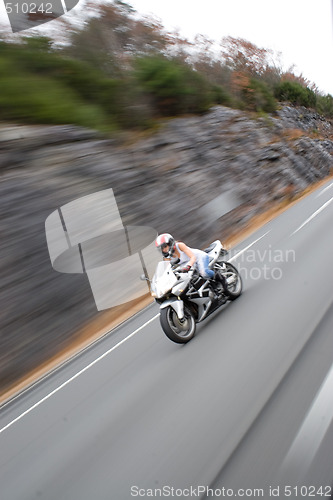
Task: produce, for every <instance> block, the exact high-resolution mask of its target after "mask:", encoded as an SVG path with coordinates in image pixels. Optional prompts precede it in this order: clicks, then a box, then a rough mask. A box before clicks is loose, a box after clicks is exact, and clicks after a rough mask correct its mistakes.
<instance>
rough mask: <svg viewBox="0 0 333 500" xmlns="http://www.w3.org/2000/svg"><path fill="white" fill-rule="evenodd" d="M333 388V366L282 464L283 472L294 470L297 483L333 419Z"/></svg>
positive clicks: (307, 467)
mask: <svg viewBox="0 0 333 500" xmlns="http://www.w3.org/2000/svg"><path fill="white" fill-rule="evenodd" d="M332 389H333V367H331V369H330V371H329V372H328V374H327V376H326V378H325V380H324V382H323V384H322V386H321V388H320V389H319V391H318V393H317V395H316V397H315V399H314V401H313V403H312V406H311V408H310V410H309V412H308V414H307V416H306V417H305V419H304V421H303V423H302V426H301V428H300V430H299V432H298V434H297V436H296V438H295V439H294V441H293V443H292V445H291V447H290V449H289V451H288V453H287V455H286V457H285V459H284V461H283V463H282V465H281V472H282V473H286V472H288V471H290V470H292V471H293V480H294V481H295V484H297V481H298V480H301V479H302V478H303V477H304V475H305V474H306V472H307V470H308V469H309V467H310V465H311V462H312V460H313V458H314V456H315V454H316V453H317V451H318V449H319V447H320V445H321V443H322V440H323V439H324V438H325V434H326V432H327V429H328V428H329V426H330V425H331V422H332V420H333V407H332Z"/></svg>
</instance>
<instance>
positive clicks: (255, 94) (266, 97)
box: [248, 78, 276, 113]
mask: <svg viewBox="0 0 333 500" xmlns="http://www.w3.org/2000/svg"><path fill="white" fill-rule="evenodd" d="M248 100H249V105H250V107H251V108H252V109H253V110H254V111H258V112H262V111H264V112H265V113H274V111H276V100H275V98H274V94H273V92H272V90H271V89H270V88H269V87H268V85H267V84H266V83H265V82H263V81H260V80H257V79H255V78H251V80H250V92H249V94H248Z"/></svg>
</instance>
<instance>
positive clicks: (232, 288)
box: [215, 262, 243, 300]
mask: <svg viewBox="0 0 333 500" xmlns="http://www.w3.org/2000/svg"><path fill="white" fill-rule="evenodd" d="M215 268H216V270H217V271H219V272H220V273H221V274H223V276H224V277H225V280H226V295H227V296H228V298H229V300H235V299H237V298H238V297H239V296H240V295H241V293H242V290H243V283H242V278H241V276H240V274H239V272H238V270H237V269H236V267H235V266H233V265H232V264H230V262H219V263H218V264H217V265H216V266H215Z"/></svg>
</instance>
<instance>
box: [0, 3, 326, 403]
mask: <svg viewBox="0 0 333 500" xmlns="http://www.w3.org/2000/svg"><path fill="white" fill-rule="evenodd" d="M48 26H49V28H44V31H43V36H41V32H40V31H39V32H30V31H29V32H22V33H21V34H19V35H13V34H11V33H10V32H9V31H8V29H6V28H5V27H4V28H3V31H2V33H1V34H0V36H1V42H0V111H1V114H0V117H1V124H0V164H1V181H0V199H1V220H0V227H1V237H2V245H1V249H0V269H1V283H0V295H1V314H0V392H1V393H4V392H5V390H6V389H7V388H8V387H10V386H11V384H13V383H14V382H15V381H17V380H19V379H20V378H21V377H24V376H25V375H26V374H27V373H29V372H30V371H31V370H32V369H34V368H35V367H37V366H39V365H40V364H41V363H43V362H45V361H47V360H48V359H50V357H52V356H53V355H54V354H56V353H58V352H60V351H62V350H64V349H66V347H67V346H69V345H70V344H71V343H72V342H74V341H75V340H76V339H78V338H79V336H80V332H81V329H82V327H83V326H85V325H87V324H91V325H92V326H91V327H90V331H92V332H93V331H94V330H95V329H96V328H97V326H96V323H94V322H93V323H91V322H92V321H95V320H96V318H97V319H100V318H101V314H102V313H98V312H97V310H96V306H95V303H94V300H93V297H92V293H91V290H90V287H89V283H88V279H87V277H86V275H84V274H83V275H75V274H74V275H73V274H68V275H67V274H59V273H57V272H55V271H54V270H53V269H52V266H51V262H50V259H49V255H48V249H47V244H46V238H45V228H44V224H45V220H46V218H47V217H48V216H49V215H50V213H52V212H53V211H54V210H56V209H58V207H61V206H62V205H65V204H67V203H69V202H71V201H73V200H75V199H78V198H80V197H83V196H86V195H90V194H92V193H95V192H98V191H102V190H105V189H110V188H112V189H113V191H114V194H115V199H116V201H117V204H118V208H119V212H120V215H121V218H122V220H123V223H124V224H125V225H126V224H127V225H128V224H132V225H140V226H150V227H153V228H154V229H156V231H158V232H162V231H163V232H164V231H168V232H171V233H174V234H175V236H176V238H177V239H185V240H186V242H187V243H188V244H189V245H193V246H194V245H195V246H199V247H203V246H204V245H205V244H206V243H208V242H209V241H210V240H212V239H214V238H221V237H222V238H225V237H228V236H230V235H231V234H233V232H234V231H235V230H238V229H241V230H242V229H244V228H245V227H246V224H247V223H248V221H249V220H250V219H251V217H252V216H254V215H257V214H259V213H262V212H263V211H265V210H267V209H268V208H270V207H271V204H272V203H275V204H281V203H282V204H283V203H288V202H290V201H291V200H293V199H295V197H297V196H299V194H300V193H302V192H303V191H304V190H305V189H307V188H308V187H309V186H310V185H311V184H313V183H314V182H316V181H318V180H320V179H322V178H324V177H326V176H327V175H329V174H330V172H331V169H332V157H331V152H332V151H333V145H332V142H331V139H332V124H331V120H332V118H333V97H332V96H331V95H330V94H326V93H325V92H322V91H320V90H319V89H318V87H317V86H316V82H311V81H309V80H308V79H307V78H306V77H305V76H303V75H302V74H298V73H295V71H294V68H292V67H291V68H289V69H287V70H286V69H285V68H284V67H283V65H282V64H281V62H280V59H279V56H278V55H277V54H275V53H274V52H273V51H272V50H271V49H265V48H261V47H257V46H256V45H255V44H254V43H252V42H251V41H247V40H244V39H242V38H235V37H231V36H228V37H224V38H222V40H221V43H220V44H216V43H213V42H212V41H211V40H210V39H209V38H208V37H207V36H204V35H201V34H198V35H197V36H196V37H195V38H194V40H191V41H190V40H188V39H187V38H186V37H185V36H183V35H181V34H180V33H179V32H178V33H177V32H169V31H168V30H166V29H165V28H164V27H163V25H162V24H161V22H160V21H158V20H157V19H156V18H149V17H147V16H140V15H138V13H137V12H136V11H135V10H134V9H133V8H132V7H131V6H130V5H129V4H126V3H124V2H121V1H115V2H108V3H104V4H100V5H97V4H86V8H85V11H84V15H82V12H81V13H80V14H78V15H77V16H75V15H74V16H72V17H71V19H70V20H69V19H67V18H66V17H63V18H61V19H59V20H57V21H55V22H54V23H51V24H49V25H48ZM45 34H47V35H48V36H44V35H45ZM327 64H329V63H328V62H327ZM314 157H315V158H316V161H315V162H313V158H314ZM313 163H315V164H316V168H314V167H313V166H311V165H313ZM225 191H227V192H228V193H230V192H234V193H235V197H236V198H237V199H239V200H240V201H239V206H238V208H236V209H234V210H232V211H231V212H229V213H227V214H226V215H224V216H223V217H221V216H220V215H219V216H218V217H217V216H215V215H214V216H213V217H212V218H211V219H210V220H209V215H208V216H207V212H205V211H204V210H202V207H204V206H206V204H207V203H209V202H211V201H212V200H215V199H218V197H219V196H220V195H221V193H223V192H225ZM216 218H218V220H216ZM135 279H137V277H135ZM130 305H131V304H130ZM130 305H127V306H126V308H129V307H130ZM121 311H122V310H120V309H119V308H114V310H112V311H110V313H112V315H113V316H112V317H114V316H117V315H119V314H120V312H121ZM110 318H111V316H107V317H106V319H105V320H103V321H104V324H107V323H108V322H109V321H110ZM98 324H99V325H100V323H98ZM94 325H95V326H94Z"/></svg>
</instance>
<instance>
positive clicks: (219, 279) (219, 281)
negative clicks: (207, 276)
mask: <svg viewBox="0 0 333 500" xmlns="http://www.w3.org/2000/svg"><path fill="white" fill-rule="evenodd" d="M211 283H212V286H213V289H214V291H215V293H216V289H217V288H219V289H220V286H221V285H222V292H223V295H227V293H226V292H227V284H226V280H225V277H224V276H223V275H222V274H221V273H220V272H219V271H215V276H214V278H213V279H212V281H211ZM220 293H221V292H220ZM220 293H219V294H218V295H220Z"/></svg>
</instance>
